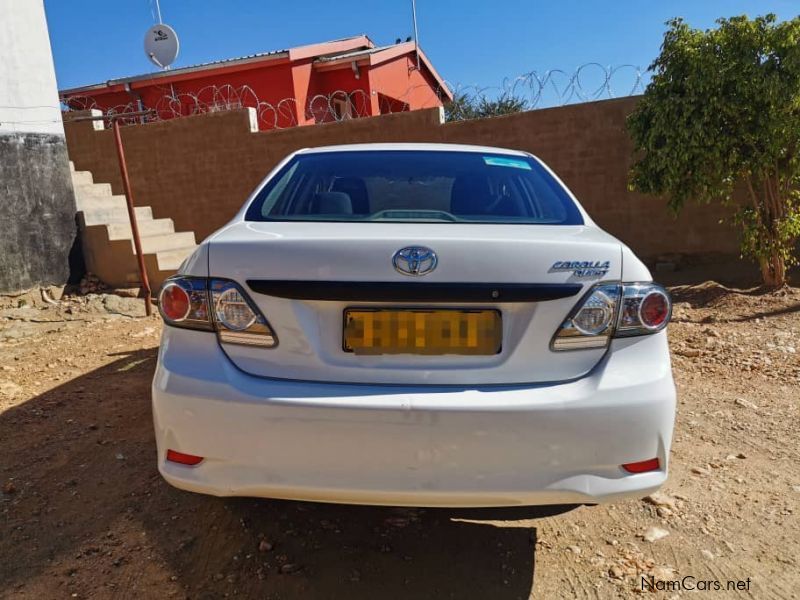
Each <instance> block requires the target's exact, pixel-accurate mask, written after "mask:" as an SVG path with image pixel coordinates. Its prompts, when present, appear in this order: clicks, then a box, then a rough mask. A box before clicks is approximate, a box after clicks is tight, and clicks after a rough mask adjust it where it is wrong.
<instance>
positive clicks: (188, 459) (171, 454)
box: [167, 450, 203, 466]
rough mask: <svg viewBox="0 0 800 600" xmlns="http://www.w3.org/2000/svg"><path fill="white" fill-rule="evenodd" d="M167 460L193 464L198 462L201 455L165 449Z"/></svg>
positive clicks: (200, 459) (201, 458)
mask: <svg viewBox="0 0 800 600" xmlns="http://www.w3.org/2000/svg"><path fill="white" fill-rule="evenodd" d="M167 460H168V461H170V462H174V463H179V464H182V465H189V466H194V465H197V464H200V462H201V461H202V460H203V457H202V456H194V455H193V454H184V453H183V452H176V451H175V450H167Z"/></svg>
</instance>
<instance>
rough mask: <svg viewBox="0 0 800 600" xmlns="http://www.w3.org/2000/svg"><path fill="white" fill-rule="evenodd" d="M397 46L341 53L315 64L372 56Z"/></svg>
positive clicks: (317, 60) (316, 60) (322, 57)
mask: <svg viewBox="0 0 800 600" xmlns="http://www.w3.org/2000/svg"><path fill="white" fill-rule="evenodd" d="M395 46H396V44H391V45H390V46H377V47H375V48H364V49H363V50H350V51H348V52H340V53H339V54H331V55H328V56H320V57H319V58H317V59H315V60H314V62H331V61H334V60H342V59H347V58H356V57H358V56H369V55H370V54H375V53H376V52H382V51H384V50H388V49H389V48H394V47H395Z"/></svg>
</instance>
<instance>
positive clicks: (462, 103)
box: [445, 92, 530, 121]
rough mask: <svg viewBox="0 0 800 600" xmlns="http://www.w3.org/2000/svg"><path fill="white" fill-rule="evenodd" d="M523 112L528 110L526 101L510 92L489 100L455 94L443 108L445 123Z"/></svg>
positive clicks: (481, 97)
mask: <svg viewBox="0 0 800 600" xmlns="http://www.w3.org/2000/svg"><path fill="white" fill-rule="evenodd" d="M525 110H530V105H529V104H528V102H527V100H525V99H524V98H521V97H519V96H516V95H514V94H513V93H511V92H503V93H501V94H500V95H499V96H498V97H497V98H489V97H487V96H486V95H485V94H477V95H470V94H468V93H466V92H456V93H455V94H453V100H452V101H450V102H449V103H448V104H447V106H445V121H466V120H468V119H483V118H485V117H498V116H500V115H510V114H512V113H517V112H522V111H525Z"/></svg>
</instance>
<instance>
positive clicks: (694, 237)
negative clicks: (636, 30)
mask: <svg viewBox="0 0 800 600" xmlns="http://www.w3.org/2000/svg"><path fill="white" fill-rule="evenodd" d="M636 101H637V100H636V98H623V99H618V100H606V101H601V102H592V103H586V104H578V105H572V106H565V107H559V108H549V109H543V110H536V111H531V112H526V113H519V114H516V115H509V116H505V117H497V118H492V119H482V120H476V121H465V122H459V123H447V124H441V123H440V121H439V111H438V109H429V110H421V111H414V112H410V113H400V114H394V115H385V116H381V117H373V118H364V119H356V120H353V121H348V122H344V123H330V124H326V125H315V126H308V127H295V128H292V129H284V130H277V131H264V132H254V131H252V129H251V126H250V120H249V113H248V112H247V110H240V111H231V112H220V113H210V114H204V115H198V116H195V117H187V118H182V119H173V120H170V121H163V122H158V123H151V124H147V125H136V126H130V127H124V128H123V130H122V135H123V143H124V145H125V153H126V156H127V160H128V165H129V170H130V174H131V181H132V187H133V192H134V196H135V201H136V204H137V205H142V206H144V205H150V206H152V208H153V212H154V216H156V217H172V218H173V219H174V220H175V225H176V228H177V229H179V230H193V231H195V233H196V234H197V236H198V239H202V238H203V237H205V236H207V235H208V234H210V233H211V232H212V231H214V230H215V229H216V228H218V227H220V226H222V225H224V224H225V223H226V222H227V221H228V220H229V219H230V218H231V217H232V216H233V215H234V214H235V213H236V211H237V210H238V209H239V208H240V207H241V205H242V203H243V202H244V200H245V199H246V197H247V196H248V195H249V194H250V192H251V191H252V190H253V188H254V187H255V186H256V185H257V184H258V182H259V181H260V180H261V179H262V178H263V177H264V176H265V175H266V174H267V172H268V171H269V170H270V169H271V168H272V167H273V166H274V165H275V164H276V163H277V162H278V161H280V160H281V159H282V158H283V157H284V156H286V155H287V154H288V153H289V152H292V151H294V150H297V149H299V148H305V147H313V146H324V145H329V144H347V143H359V142H450V143H466V144H481V145H487V146H500V147H506V148H517V149H520V150H527V151H529V152H532V153H533V154H536V155H537V156H539V157H540V158H542V159H543V160H544V161H545V162H546V163H548V164H549V165H550V166H551V167H552V168H553V170H554V171H555V172H556V173H557V174H558V175H559V176H560V177H561V178H562V179H563V180H564V182H565V183H566V184H567V185H568V186H569V187H570V188H571V189H572V191H573V192H574V193H575V195H576V196H577V197H578V199H580V200H581V202H582V203H583V205H584V206H585V207H586V209H587V210H588V211H589V213H590V214H591V215H592V216H593V218H594V219H595V220H596V221H597V222H598V223H599V224H600V225H601V226H602V227H604V228H605V229H607V230H608V231H610V232H611V233H612V234H614V235H616V236H617V237H619V238H620V239H622V240H623V241H624V242H626V243H627V244H628V245H630V246H631V247H632V248H633V250H634V251H635V252H637V253H638V254H639V255H640V256H643V257H646V258H650V259H652V258H655V257H657V256H659V255H663V254H672V253H676V254H686V255H706V254H713V253H724V254H734V253H736V252H737V248H738V240H737V237H736V234H735V232H734V230H733V229H731V228H730V226H729V225H720V224H719V220H720V217H721V213H720V210H719V207H718V206H715V205H711V206H701V205H692V206H688V207H686V209H684V211H683V212H682V214H681V215H680V217H679V218H677V219H675V218H673V217H672V216H671V215H670V214H669V213H668V212H667V210H666V204H665V202H664V201H663V200H661V199H657V198H652V197H647V196H642V195H641V194H636V193H631V192H629V191H628V190H627V171H628V166H629V164H630V158H631V152H632V150H631V142H630V140H629V139H628V136H627V134H626V132H625V117H626V115H628V114H629V113H630V112H631V110H632V109H633V107H634V106H635V103H636ZM65 129H66V135H67V145H68V148H69V154H70V158H71V160H73V161H74V163H75V168H76V169H78V170H88V171H92V173H93V174H94V178H95V181H97V182H110V183H111V184H112V187H113V188H114V193H122V188H121V183H120V179H119V169H118V165H117V159H116V154H115V150H114V144H113V137H112V132H111V131H108V130H105V131H97V130H95V128H94V127H93V125H92V123H91V122H89V121H83V122H68V123H67V124H66V127H65Z"/></svg>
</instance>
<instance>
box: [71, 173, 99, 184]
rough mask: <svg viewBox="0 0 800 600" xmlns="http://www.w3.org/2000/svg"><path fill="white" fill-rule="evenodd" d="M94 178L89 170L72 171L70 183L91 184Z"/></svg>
mask: <svg viewBox="0 0 800 600" xmlns="http://www.w3.org/2000/svg"><path fill="white" fill-rule="evenodd" d="M93 183H94V179H93V178H92V172H91V171H73V172H72V185H92V184H93Z"/></svg>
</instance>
